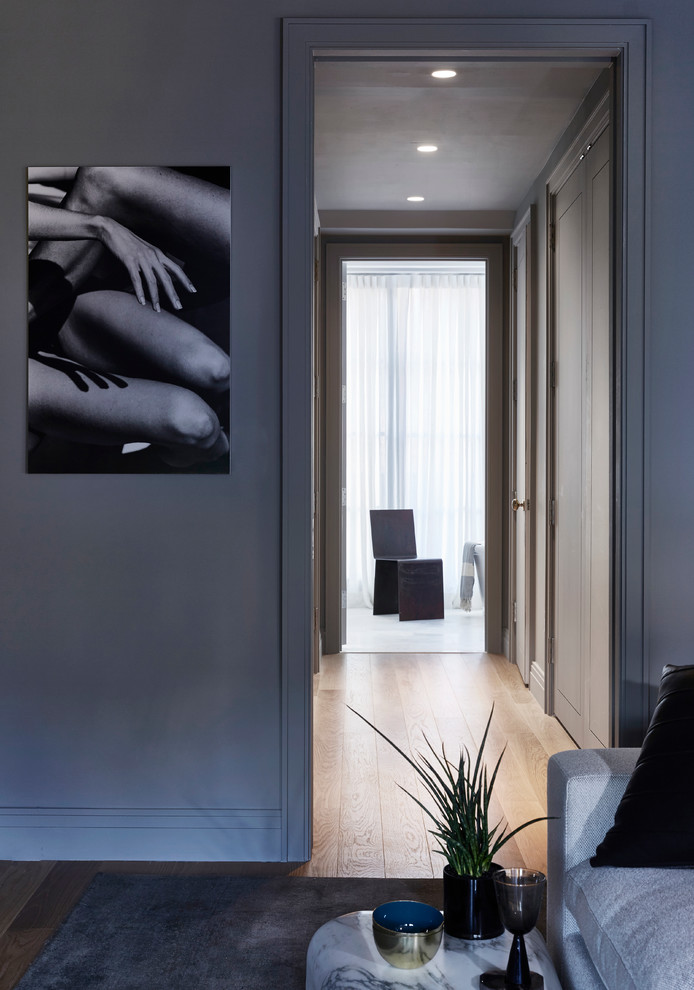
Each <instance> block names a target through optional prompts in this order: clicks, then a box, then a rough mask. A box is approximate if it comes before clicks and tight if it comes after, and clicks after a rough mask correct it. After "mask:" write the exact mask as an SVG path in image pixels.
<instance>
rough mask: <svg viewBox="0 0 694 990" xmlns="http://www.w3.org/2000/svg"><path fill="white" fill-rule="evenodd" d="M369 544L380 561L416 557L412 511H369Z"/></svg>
mask: <svg viewBox="0 0 694 990" xmlns="http://www.w3.org/2000/svg"><path fill="white" fill-rule="evenodd" d="M370 516H371V543H372V545H373V552H374V557H376V558H377V559H380V560H388V559H397V560H408V559H411V558H414V557H416V556H417V544H416V542H415V537H414V512H413V511H412V509H371V510H370Z"/></svg>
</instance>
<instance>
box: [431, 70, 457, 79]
mask: <svg viewBox="0 0 694 990" xmlns="http://www.w3.org/2000/svg"><path fill="white" fill-rule="evenodd" d="M455 75H457V73H456V72H455V71H454V70H453V69H437V70H436V71H435V72H432V76H433V77H434V79H452V78H453V76H455Z"/></svg>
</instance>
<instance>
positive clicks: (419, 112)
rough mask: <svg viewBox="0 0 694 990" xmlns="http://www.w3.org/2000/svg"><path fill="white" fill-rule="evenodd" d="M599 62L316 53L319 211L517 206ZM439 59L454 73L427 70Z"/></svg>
mask: <svg viewBox="0 0 694 990" xmlns="http://www.w3.org/2000/svg"><path fill="white" fill-rule="evenodd" d="M606 64H607V62H606V61H601V62H598V61H595V60H593V61H584V62H576V61H559V60H557V61H554V60H552V61H529V60H519V61H509V60H506V59H504V60H500V61H491V60H485V61H477V60H465V61H451V62H447V63H443V62H441V61H437V62H435V61H412V60H392V59H391V60H385V61H364V60H361V61H360V60H356V59H349V60H341V61H340V60H337V61H330V60H326V61H318V62H317V63H316V66H315V70H316V72H315V80H316V84H315V145H314V148H315V190H316V201H317V204H318V209H319V210H320V211H321V212H322V211H325V210H398V211H402V210H412V211H413V213H415V212H416V211H417V210H420V211H430V210H446V211H467V210H469V211H483V210H515V209H517V207H518V206H519V205H520V203H521V202H522V200H523V198H524V196H525V194H526V193H527V192H528V190H529V188H530V186H531V184H532V181H533V180H534V178H535V177H536V176H537V175H538V173H539V172H540V171H541V169H542V167H543V165H544V164H545V162H546V161H547V159H548V157H549V155H550V152H551V151H552V149H553V148H554V146H555V145H556V143H557V140H558V138H559V137H560V136H561V134H562V132H563V131H564V129H565V128H566V126H567V124H568V123H569V121H570V120H571V118H572V117H573V115H574V113H575V112H576V110H577V108H578V106H579V105H580V103H581V102H582V100H583V98H584V97H585V95H586V94H587V92H588V91H589V89H590V88H591V86H592V85H593V83H594V82H595V80H596V79H597V77H598V75H599V74H600V72H601V71H602V69H603V68H604V67H605V65H606ZM447 67H450V68H454V69H455V70H456V71H457V75H456V77H455V78H454V79H447V80H437V79H433V78H432V76H431V72H432V71H433V70H434V69H435V68H447ZM423 143H427V144H429V143H431V144H436V145H437V146H438V149H439V150H438V151H437V152H435V153H434V154H423V153H421V152H418V151H417V150H416V148H417V145H418V144H423ZM411 195H420V196H423V197H424V202H422V203H412V204H411V203H408V202H407V201H406V199H407V196H411Z"/></svg>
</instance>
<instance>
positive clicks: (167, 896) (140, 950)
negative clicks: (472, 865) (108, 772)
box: [17, 873, 443, 990]
mask: <svg viewBox="0 0 694 990" xmlns="http://www.w3.org/2000/svg"><path fill="white" fill-rule="evenodd" d="M442 894H443V891H442V882H441V881H440V880H378V879H351V878H350V879H324V878H311V877H287V876H284V877H272V878H268V877H161V876H127V875H125V876H124V875H118V874H103V873H102V874H99V875H98V876H97V877H95V879H94V880H93V882H92V883H91V885H90V886H89V888H88V889H87V891H86V893H85V895H84V897H83V898H82V900H81V901H80V902H79V904H78V905H77V906H76V907H75V908H74V909H73V911H72V912H71V914H70V915H69V916H68V918H67V919H66V920H65V922H64V924H63V925H62V927H61V928H60V929H59V930H58V932H57V933H56V934H55V936H54V937H53V938H52V939H51V940H50V941H49V942H48V943H47V944H46V946H45V947H44V948H43V950H42V952H41V953H40V955H39V956H38V958H37V959H36V960H35V962H34V963H33V964H32V966H31V968H30V969H29V971H28V972H27V973H26V975H25V976H24V978H23V979H22V980H21V981H20V983H19V984H18V985H17V990H275V988H281V990H304V986H305V979H306V966H305V961H306V950H307V948H308V944H309V942H310V941H311V936H312V935H313V933H314V932H315V931H316V930H317V929H318V928H320V926H321V925H322V924H324V923H325V922H326V921H329V920H330V919H331V918H334V917H336V916H337V915H340V914H346V913H347V912H348V911H359V910H371V909H372V908H374V907H376V906H377V905H378V904H381V903H383V902H384V901H389V900H396V899H405V900H410V899H411V900H420V901H425V902H427V903H428V904H433V905H435V906H436V907H439V908H440V907H441V902H442Z"/></svg>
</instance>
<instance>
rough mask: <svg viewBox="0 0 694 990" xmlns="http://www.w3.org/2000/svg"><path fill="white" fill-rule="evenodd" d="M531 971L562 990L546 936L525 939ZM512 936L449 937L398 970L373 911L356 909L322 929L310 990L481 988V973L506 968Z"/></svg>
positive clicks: (315, 943)
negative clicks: (385, 951) (378, 940)
mask: <svg viewBox="0 0 694 990" xmlns="http://www.w3.org/2000/svg"><path fill="white" fill-rule="evenodd" d="M525 946H526V949H527V951H528V961H529V963H530V969H531V970H534V971H535V972H536V973H541V974H542V976H543V977H544V980H545V990H561V985H560V983H559V978H558V976H557V973H556V970H555V969H554V966H553V965H552V960H551V959H550V957H549V953H548V952H547V946H546V945H545V943H544V940H543V938H542V936H541V935H540V933H539V932H538V931H537V930H534V931H532V932H531V933H530V935H526V936H525ZM510 947H511V936H510V935H509V934H508V932H504V934H503V935H500V936H499V938H494V939H489V940H488V941H484V942H466V941H463V940H462V939H457V938H450V937H449V936H448V935H444V936H443V941H442V942H441V948H440V949H439V951H438V952H437V953H436V955H435V956H434V958H433V959H432V960H431V962H430V963H427V964H426V966H422V967H421V968H420V969H409V970H408V969H396V968H395V967H394V966H391V965H390V964H389V963H387V962H386V961H385V959H383V958H382V956H381V955H379V952H378V949H377V948H376V945H375V943H374V940H373V935H372V929H371V911H355V912H353V913H352V914H343V915H342V916H341V917H340V918H334V919H333V920H332V921H329V922H328V923H327V924H325V925H323V927H322V928H319V929H318V931H317V932H316V934H315V935H314V936H313V938H312V939H311V943H310V945H309V947H308V953H307V956H306V990H405V988H412V987H414V988H416V990H430V988H431V990H433V988H438V990H479V985H480V982H479V978H480V974H481V973H484V972H486V971H487V970H493V969H500V970H505V969H506V963H507V962H508V953H509V949H510Z"/></svg>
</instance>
